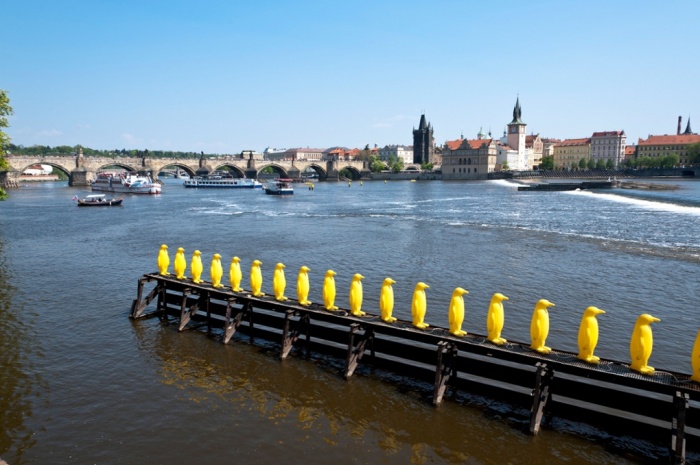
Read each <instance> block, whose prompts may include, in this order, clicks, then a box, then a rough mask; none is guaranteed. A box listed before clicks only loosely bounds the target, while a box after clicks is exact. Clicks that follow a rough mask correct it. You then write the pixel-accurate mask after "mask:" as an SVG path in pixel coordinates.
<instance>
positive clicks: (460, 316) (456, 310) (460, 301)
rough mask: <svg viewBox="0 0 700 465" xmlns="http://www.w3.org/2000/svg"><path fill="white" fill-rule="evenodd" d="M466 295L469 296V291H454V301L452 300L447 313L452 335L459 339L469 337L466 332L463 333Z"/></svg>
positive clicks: (459, 288) (460, 289) (458, 289)
mask: <svg viewBox="0 0 700 465" xmlns="http://www.w3.org/2000/svg"><path fill="white" fill-rule="evenodd" d="M464 294H469V291H467V290H466V289H462V288H461V287H458V288H456V289H455V290H454V291H452V299H451V300H450V308H449V310H448V311H447V320H448V321H449V323H450V334H452V335H454V336H457V337H464V336H466V335H467V332H466V331H462V322H463V321H464V297H462V296H463V295H464Z"/></svg>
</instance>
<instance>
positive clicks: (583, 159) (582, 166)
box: [578, 158, 588, 170]
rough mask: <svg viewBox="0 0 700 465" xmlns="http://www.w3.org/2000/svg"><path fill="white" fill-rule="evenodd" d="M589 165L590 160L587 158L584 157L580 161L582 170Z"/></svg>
mask: <svg viewBox="0 0 700 465" xmlns="http://www.w3.org/2000/svg"><path fill="white" fill-rule="evenodd" d="M587 166H588V162H587V161H586V159H585V158H582V159H580V160H579V162H578V167H579V168H581V169H582V170H585V169H586V167H587Z"/></svg>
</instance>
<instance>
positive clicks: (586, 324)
mask: <svg viewBox="0 0 700 465" xmlns="http://www.w3.org/2000/svg"><path fill="white" fill-rule="evenodd" d="M201 255H202V254H201V252H200V251H199V250H195V251H194V253H193V254H192V259H191V261H190V273H191V275H192V282H193V283H196V284H198V283H202V282H203V281H202V279H201V276H202V272H203V265H202V259H201ZM261 265H262V262H261V261H260V260H253V262H252V265H251V268H250V289H251V293H252V295H253V296H255V297H262V296H264V295H265V294H264V293H263V292H262V283H263V277H262V271H261V268H260V266H261ZM169 266H170V258H169V256H168V246H167V245H165V244H163V245H161V247H160V252H159V254H158V270H159V273H160V274H161V275H163V276H169V275H170V273H169V272H168V268H169ZM284 268H285V265H284V264H282V263H277V264H276V266H275V270H274V274H273V279H272V281H273V282H272V288H273V291H274V297H275V299H276V300H278V301H280V302H283V301H286V300H289V299H288V297H286V296H285V295H284V293H285V289H286V285H287V281H286V279H285V275H284ZM174 269H175V277H176V279H180V280H182V279H186V278H185V271H186V269H187V260H186V258H185V250H184V249H183V248H182V247H180V248H178V249H177V253H176V255H175V265H174ZM309 271H311V270H310V269H309V268H308V267H306V266H302V267H301V268H300V269H299V274H298V277H297V301H298V303H299V305H303V306H309V305H311V303H312V302H311V301H309V287H310V286H309V275H308V273H309ZM335 276H336V272H335V271H333V270H328V271H326V274H325V278H324V280H323V306H324V308H325V309H326V310H328V311H336V310H338V307H337V306H336V305H335V297H336V290H335ZM222 277H223V267H222V265H221V255H219V254H218V253H217V254H214V255H213V257H212V262H211V267H210V278H211V283H212V286H213V287H215V288H223V287H224V285H223V284H221V279H222ZM229 278H230V285H231V289H232V290H233V291H235V292H241V291H243V289H242V288H241V280H242V279H243V273H242V272H241V267H240V259H239V258H238V257H233V258H232V259H231V264H230V267H229ZM363 279H364V276H362V275H361V274H359V273H357V274H355V275H353V277H352V281H351V283H350V293H349V303H350V313H351V314H352V315H354V316H357V317H361V316H363V315H365V312H363V311H362V280H363ZM393 284H396V281H394V280H393V279H391V278H386V279H384V282H383V283H382V288H381V292H380V296H379V310H380V315H381V319H382V320H383V321H385V322H387V323H393V322H395V321H396V318H394V317H393V316H392V312H393V309H394V290H393V287H392V285H393ZM429 287H430V286H428V285H427V284H425V283H423V282H419V283H418V284H416V286H415V289H414V291H413V298H412V302H411V316H412V324H413V326H415V327H416V328H419V329H426V328H427V327H428V326H429V325H428V324H427V323H425V322H424V321H423V320H424V318H425V313H426V309H427V301H426V295H425V290H426V289H428V288H429ZM465 294H469V292H468V291H467V290H465V289H463V288H461V287H457V288H456V289H455V290H454V291H453V293H452V298H451V299H450V304H449V309H448V321H449V332H450V334H452V335H454V336H457V337H464V336H466V335H467V332H466V331H464V330H462V323H463V321H464V297H463V296H464V295H465ZM504 300H508V297H506V296H505V295H503V294H501V293H495V294H494V295H493V297H492V298H491V302H490V304H489V309H488V313H487V319H486V329H487V331H488V337H487V338H488V340H489V341H490V342H492V343H493V344H496V345H503V344H505V343H506V342H507V341H506V340H505V339H504V338H502V337H501V331H502V330H503V325H504V321H505V313H504V310H503V301H504ZM550 307H554V304H553V303H552V302H550V301H548V300H546V299H541V300H539V301H538V302H537V304H536V305H535V310H534V312H533V315H532V322H531V324H530V337H531V341H532V343H531V345H530V348H531V349H533V350H535V351H537V352H539V353H542V354H548V353H550V352H551V350H552V349H551V348H550V347H547V346H546V345H545V341H546V339H547V336H548V334H549V310H548V309H549V308H550ZM604 313H605V311H603V310H600V309H599V308H596V307H588V308H586V310H585V311H584V313H583V317H582V319H581V324H580V326H579V332H578V347H579V353H578V358H579V359H581V360H583V361H585V362H587V363H591V364H597V363H599V361H600V358H599V357H597V356H595V355H593V352H594V350H595V348H596V345H597V344H598V320H597V319H596V317H597V316H598V315H602V314H604ZM658 321H660V320H659V319H658V318H655V317H653V316H651V315H649V314H642V315H640V316H639V318H638V319H637V322H636V324H635V327H634V331H633V333H632V338H631V340H630V356H631V359H632V363H631V365H630V368H632V369H633V370H635V371H638V372H640V373H642V374H646V375H652V374H654V368H652V367H651V366H649V365H648V361H649V358H650V356H651V352H652V346H653V336H652V331H651V326H650V324H651V323H654V322H658ZM692 365H693V376H692V378H691V379H693V380H694V381H697V382H700V332H699V333H698V337H697V340H696V342H695V348H694V349H693V356H692Z"/></svg>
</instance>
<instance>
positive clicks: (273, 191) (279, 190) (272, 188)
mask: <svg viewBox="0 0 700 465" xmlns="http://www.w3.org/2000/svg"><path fill="white" fill-rule="evenodd" d="M292 182H294V181H293V180H292V179H288V178H277V179H273V180H272V181H268V183H267V184H266V185H265V193H266V194H269V195H292V194H294V187H293V186H292Z"/></svg>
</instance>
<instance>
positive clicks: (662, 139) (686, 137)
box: [637, 134, 700, 145]
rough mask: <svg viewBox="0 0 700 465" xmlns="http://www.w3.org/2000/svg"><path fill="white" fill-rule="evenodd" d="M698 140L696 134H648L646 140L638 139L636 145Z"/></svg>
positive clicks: (682, 142) (684, 142)
mask: <svg viewBox="0 0 700 465" xmlns="http://www.w3.org/2000/svg"><path fill="white" fill-rule="evenodd" d="M696 142H700V135H697V134H679V135H676V134H674V135H672V136H669V135H666V134H664V135H663V136H649V137H648V138H647V139H646V140H644V139H639V142H638V143H637V145H664V144H676V145H685V144H695V143H696Z"/></svg>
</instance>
